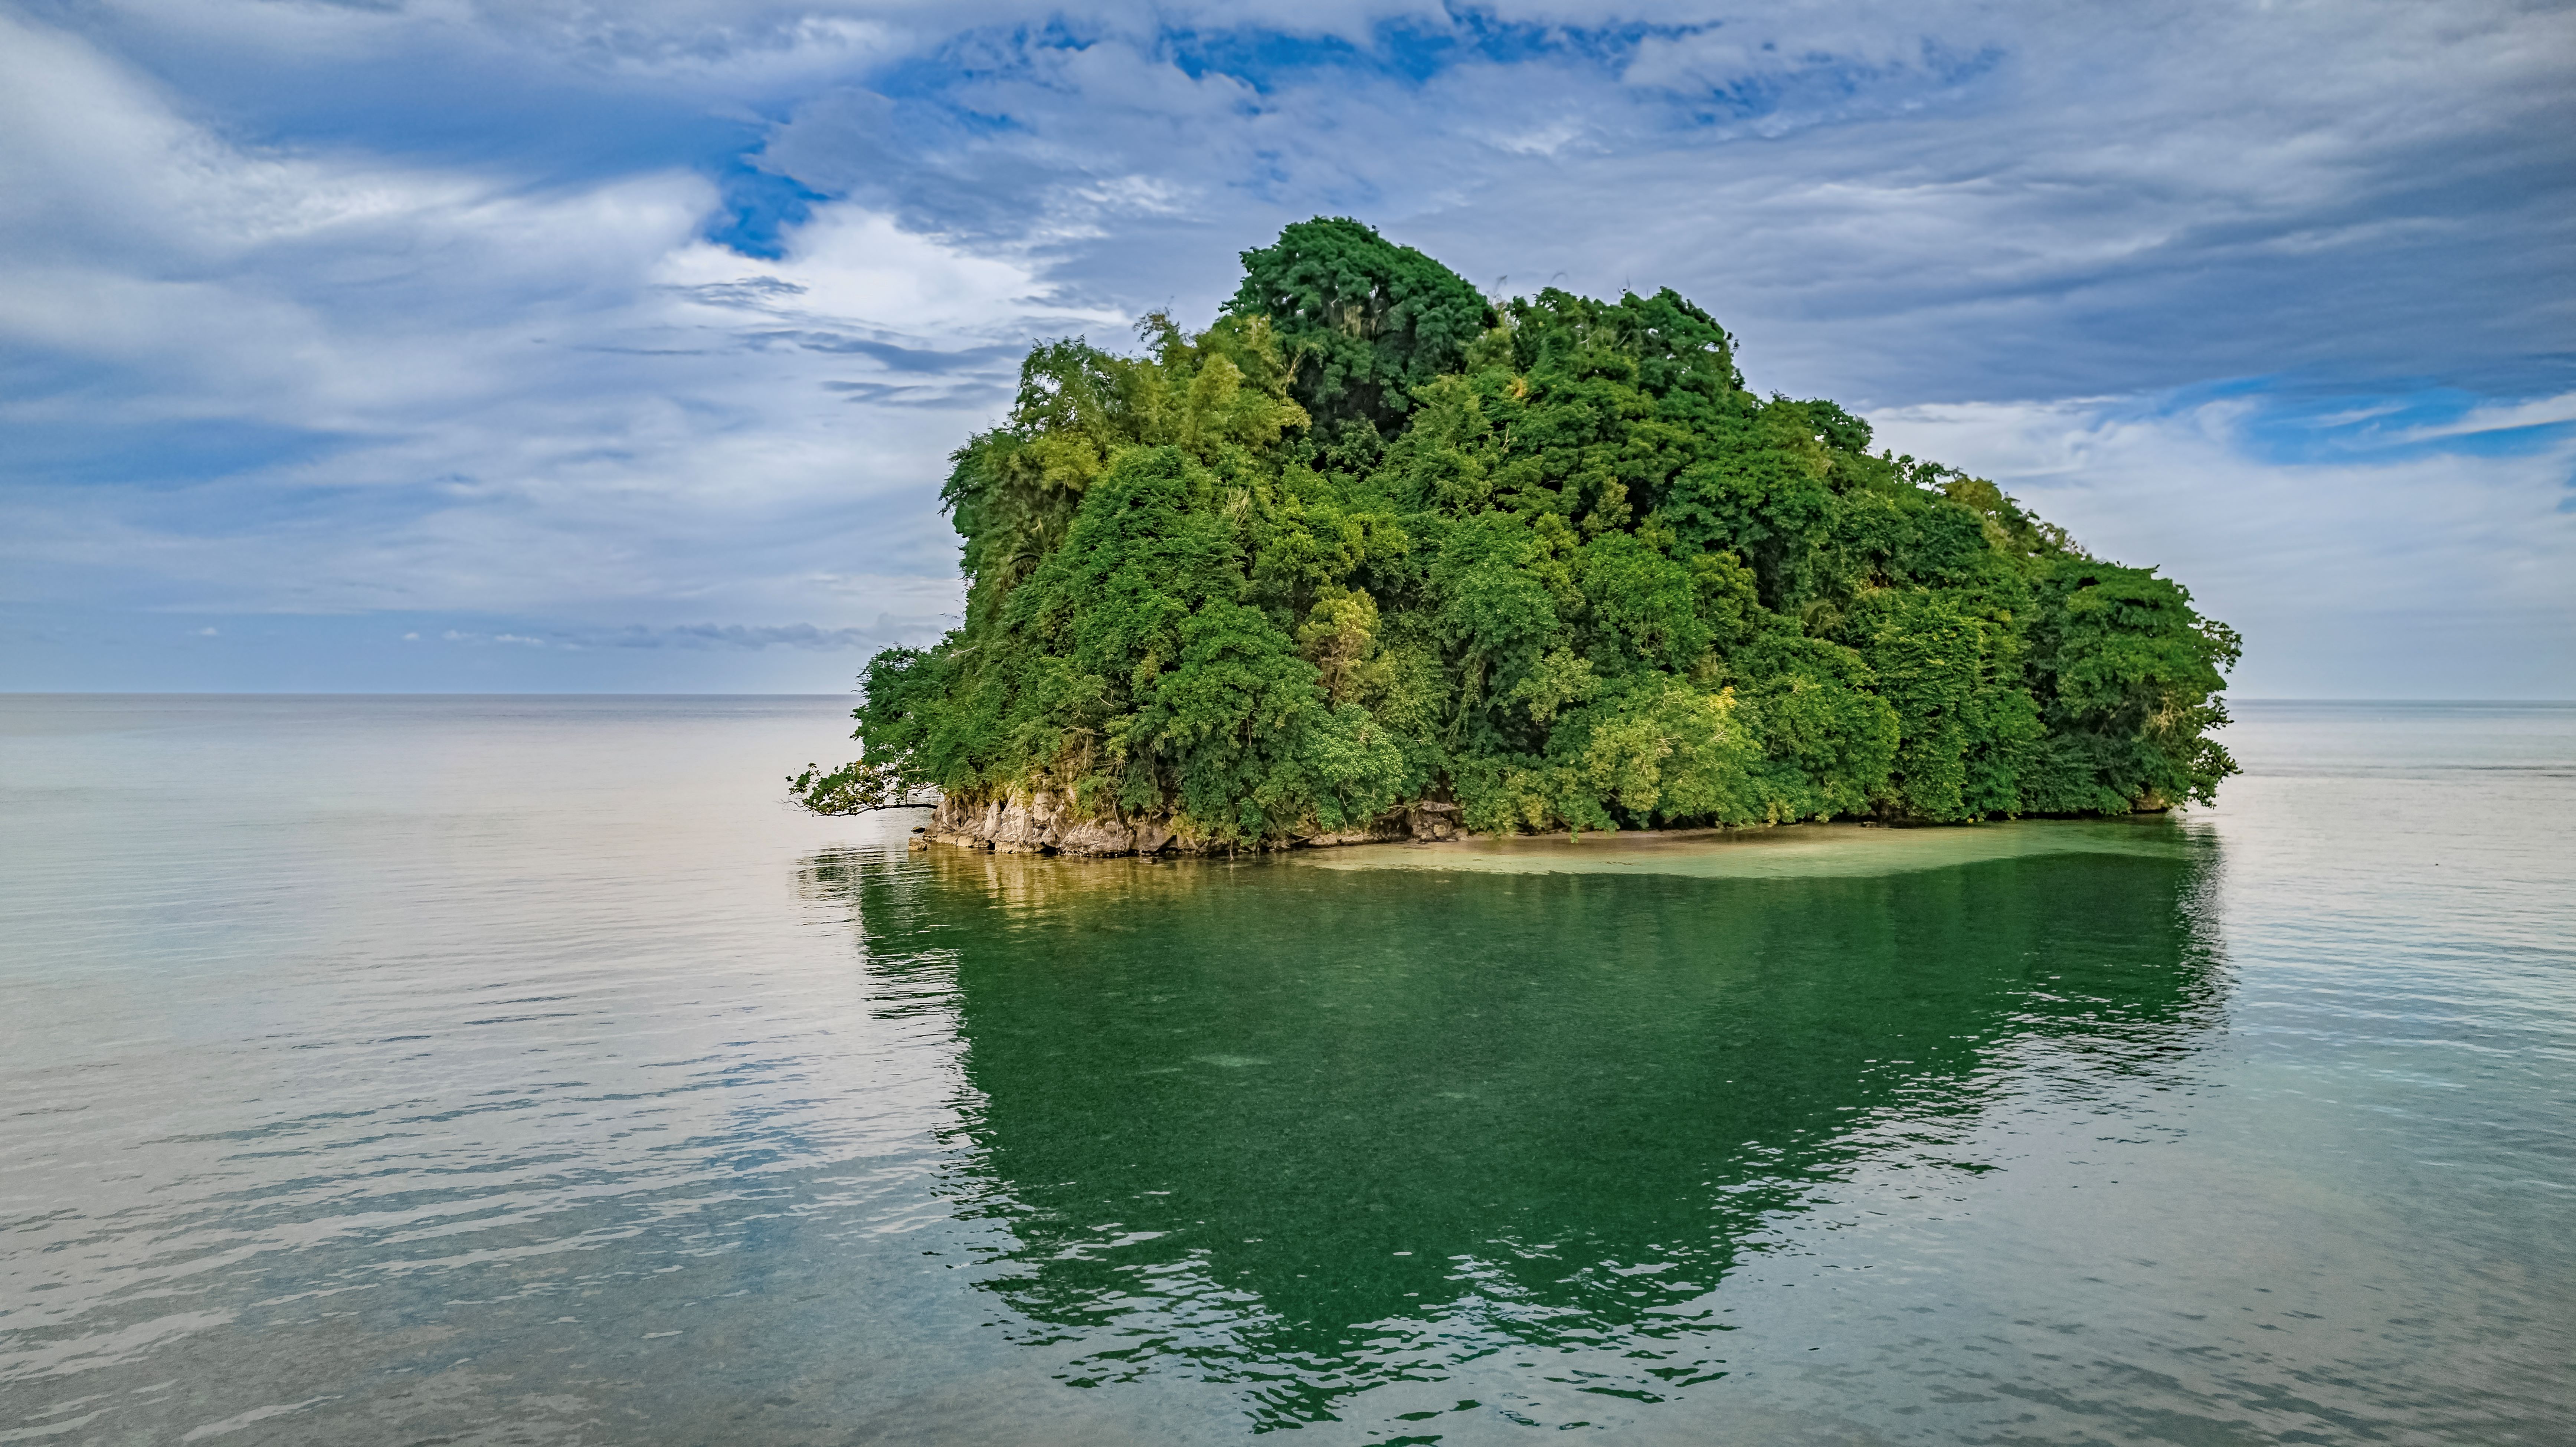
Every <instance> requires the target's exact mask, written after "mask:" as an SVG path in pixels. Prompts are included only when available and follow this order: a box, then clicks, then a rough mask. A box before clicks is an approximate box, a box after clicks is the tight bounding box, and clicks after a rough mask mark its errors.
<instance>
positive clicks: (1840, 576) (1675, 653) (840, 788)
mask: <svg viewBox="0 0 2576 1447" xmlns="http://www.w3.org/2000/svg"><path fill="white" fill-rule="evenodd" d="M1243 264H1244V279H1243V284H1242V287H1241V289H1240V290H1238V291H1237V292H1236V293H1235V295H1234V297H1233V299H1232V300H1230V301H1228V302H1227V303H1226V304H1225V306H1224V308H1223V309H1222V311H1221V312H1220V314H1219V315H1218V317H1217V319H1216V321H1215V323H1214V325H1212V326H1210V327H1208V328H1207V329H1205V330H1203V331H1199V332H1186V331H1184V330H1182V329H1181V327H1180V326H1179V325H1177V324H1176V323H1175V322H1174V321H1173V320H1172V319H1171V318H1170V317H1169V316H1168V315H1164V314H1160V313H1158V314H1155V315H1152V316H1148V317H1147V318H1146V319H1145V320H1144V321H1143V322H1142V323H1141V324H1140V327H1139V330H1140V332H1141V333H1142V336H1143V340H1144V344H1145V345H1144V348H1143V354H1142V355H1141V356H1135V357H1126V356H1120V355H1117V354H1115V353H1112V352H1108V351H1103V350H1101V349H1099V348H1096V347H1093V346H1090V345H1088V344H1086V343H1085V342H1083V341H1080V340H1072V341H1056V342H1049V343H1044V344H1042V345H1040V346H1038V347H1036V348H1035V349H1034V350H1032V351H1031V352H1030V354H1029V357H1028V360H1027V361H1026V362H1025V363H1024V364H1023V365H1022V367H1021V371H1020V386H1019V394H1018V398H1017V400H1016V402H1015V403H1014V405H1013V406H1012V408H1011V411H1010V414H1009V416H1008V418H1007V419H1006V420H1005V421H1003V422H1002V424H1001V425H999V426H997V427H995V428H993V429H992V430H991V431H988V432H984V433H981V434H978V435H977V436H975V437H973V438H971V439H970V440H968V441H967V443H966V445H965V446H963V447H961V448H959V449H958V450H957V452H956V453H955V454H954V462H955V468H954V471H953V472H952V473H951V474H950V476H949V479H948V483H947V486H946V489H945V490H944V492H943V493H942V500H943V501H944V502H945V504H946V506H947V508H948V510H949V512H950V515H951V516H952V517H953V518H954V519H955V523H956V527H957V531H958V534H959V536H960V538H961V539H962V540H963V545H964V549H963V550H964V557H963V560H962V566H963V568H964V572H965V576H966V580H967V583H968V590H967V601H966V613H965V620H964V622H963V624H962V625H961V626H959V627H958V628H956V629H954V630H952V631H951V632H950V633H949V634H948V635H947V636H946V637H944V638H942V639H941V640H940V641H939V642H938V643H936V644H935V645H933V646H931V647H929V648H892V649H888V650H886V651H885V652H883V653H880V654H878V655H877V656H876V657H875V658H874V659H872V660H871V661H870V662H869V664H868V667H867V673H866V675H865V677H864V679H863V680H862V686H863V692H864V702H863V703H862V704H861V706H860V707H859V709H858V710H857V711H856V714H855V717H856V718H857V720H858V723H859V728H858V731H857V734H856V737H857V738H858V739H859V741H860V743H861V748H862V752H861V756H860V758H859V759H858V760H857V761H855V762H853V763H850V764H847V765H844V766H843V767H841V768H839V769H835V770H832V771H829V772H826V771H823V770H821V769H819V768H814V767H809V768H807V769H806V770H805V771H804V772H803V773H802V774H799V775H798V776H796V777H795V778H794V779H792V780H791V781H790V788H791V791H792V793H793V795H794V797H795V798H796V799H797V800H798V801H799V802H800V803H802V804H804V805H805V806H806V807H808V808H811V809H815V810H818V811H821V812H824V813H853V812H858V811H860V810H864V809H870V808H880V807H887V806H891V805H896V804H902V803H906V802H911V801H914V800H917V799H920V798H922V797H924V796H927V795H931V794H934V793H935V795H936V797H937V798H938V800H939V802H938V805H937V811H936V813H935V814H934V815H933V818H932V823H931V824H930V826H929V827H928V829H927V830H926V831H925V837H927V838H930V839H933V840H938V841H944V842H948V843H956V844H967V845H973V846H978V847H988V848H997V849H1006V850H1021V851H1044V852H1052V853H1062V854H1068V855H1120V854H1140V853H1141V854H1153V853H1158V852H1162V851H1166V850H1179V851H1184V852H1209V851H1220V852H1221V851H1234V850H1260V849H1276V848H1284V847H1291V846H1297V845H1310V844H1328V843H1355V842H1362V841H1368V840H1380V839H1439V838H1446V837H1450V836H1451V835H1452V834H1454V833H1456V832H1458V831H1461V830H1464V831H1469V832H1476V833H1496V832H1499V833H1515V832H1544V831H1559V830H1562V831H1571V832H1574V833H1577V834H1580V833H1582V832H1584V831H1598V830H1618V829H1638V828H1684V827H1707V826H1718V827H1729V828H1733V827H1743V826H1752V825H1764V824H1779V823H1787V822H1791V821H1800V820H1833V819H1866V820H1877V821H1883V822H1891V823H1896V822H1903V823H1966V822H1972V821H1976V820H1981V819H1991V818H2005V817H2014V816H2032V815H2048V816H2073V815H2094V816H2098V815H2117V814H2128V813H2132V812H2136V811H2153V810H2162V809H2166V808H2170V807H2172V806H2173V805H2175V804H2178V803H2182V802H2186V801H2199V802H2209V801H2212V800H2214V798H2215V796H2216V791H2217V787H2218V784H2219V782H2220V780H2222V779H2223V778H2225V777H2226V776H2227V775H2229V774H2231V773H2234V772H2235V771H2236V765H2235V762H2234V761H2233V760H2232V759H2230V758H2229V757H2228V754H2227V751H2226V750H2225V749H2224V748H2223V747H2221V746H2220V745H2219V744H2218V743H2217V742H2216V741H2215V740H2214V739H2212V738H2211V737H2210V735H2211V732H2212V731H2213V730H2215V729H2216V728H2218V727H2219V726H2221V725H2223V724H2225V723H2226V721H2227V714H2226V711H2225V708H2224V706H2223V703H2222V702H2221V700H2220V696H2219V695H2220V692H2221V690H2222V689H2223V688H2224V687H2225V679H2224V673H2225V671H2226V670H2227V669H2229V668H2231V667H2232V666H2233V665H2234V663H2235V661H2236V659H2237V656H2238V651H2239V643H2238V639H2237V635H2236V634H2235V632H2234V631H2233V630H2231V629H2229V628H2228V627H2227V626H2226V625H2225V624H2222V623H2219V622H2217V621H2215V620H2212V619H2208V618H2204V617H2202V616H2201V615H2200V614H2199V613H2198V612H2196V611H2195V610H2194V609H2193V607H2192V605H2191V595H2190V594H2189V593H2188V592H2187V591H2186V590H2185V589H2184V588H2183V587H2182V586H2181V585H2180V584H2178V583H2175V582H2173V581H2171V580H2169V579H2166V578H2162V577H2159V576H2157V575H2156V572H2155V570H2154V569H2152V568H2132V567H2123V566H2121V565H2119V564H2117V563H2112V562H2108V561H2105V560H2103V559H2100V558H2097V557H2094V556H2092V555H2091V554H2089V553H2087V552H2086V551H2085V550H2084V549H2083V548H2081V547H2079V546H2078V545H2077V544H2076V542H2075V541H2074V539H2072V538H2070V537H2068V536H2067V534H2066V533H2065V532H2064V531H2063V530H2061V529H2058V528H2056V527H2053V526H2050V525H2049V524H2047V523H2044V522H2041V521H2040V520H2038V519H2037V518H2035V517H2033V516H2031V515H2030V514H2029V513H2028V512H2026V511H2024V510H2023V509H2022V508H2020V507H2019V506H2018V505H2016V504H2015V503H2014V502H2013V500H2012V499H2011V498H2009V497H2006V496H2005V495H2004V494H2003V493H2002V492H2001V491H1999V490H1998V489H1997V488H1996V487H1995V485H1994V484H1993V483H1991V482H1987V481H1984V480H1981V479H1978V478H1974V477H1970V476H1967V475H1965V474H1964V473H1961V472H1958V471H1956V470H1954V469H1951V468H1947V467H1943V466H1940V465H1938V464H1935V463H1931V462H1926V461H1921V460H1919V459H1916V458H1913V457H1910V456H1897V455H1893V454H1891V453H1889V452H1885V451H1881V452H1872V451H1871V438H1870V428H1869V425H1868V424H1867V423H1866V422H1863V421H1861V420H1860V419H1859V418H1856V417H1854V416H1852V415H1851V414H1850V413H1848V412H1846V411H1844V410H1843V409H1842V408H1841V407H1839V406H1836V405H1835V404H1834V403H1832V402H1827V401H1793V400H1791V399H1789V398H1786V397H1780V396H1773V397H1771V398H1768V399H1765V398H1762V397H1758V396H1756V395H1754V394H1753V393H1752V392H1750V391H1748V390H1746V388H1745V386H1744V378H1743V375H1742V373H1741V372H1739V371H1738V370H1737V367H1736V362H1735V355H1734V344H1733V339H1732V338H1730V337H1729V336H1728V334H1727V333H1726V331H1725V329H1724V328H1722V327H1720V326H1719V325H1718V324H1717V322H1716V321H1715V320H1713V319H1712V318H1711V317H1710V316H1709V315H1708V313H1706V312H1705V311H1702V310H1701V309H1700V308H1698V307H1697V306H1694V305H1692V304H1691V303H1690V302H1689V301H1687V300H1684V299H1683V298H1682V297H1680V296H1678V295H1676V294H1675V293H1673V292H1672V291H1670V290H1669V289H1667V290H1663V291H1659V292H1657V293H1656V294H1655V295H1653V296H1638V295H1635V294H1633V293H1632V294H1628V295H1623V296H1621V297H1620V298H1618V299H1617V300H1616V301H1601V300H1595V299H1592V298H1588V297H1581V296H1574V295H1570V294H1568V293H1566V292H1563V291H1559V290H1556V289H1554V288H1550V289H1548V290H1545V291H1542V292H1540V293H1539V294H1538V295H1537V296H1535V297H1527V298H1523V297H1514V298H1510V299H1508V300H1502V301H1494V300H1489V299H1488V298H1487V297H1485V296H1484V295H1483V294H1481V293H1480V292H1478V291H1477V289H1476V288H1475V287H1473V286H1471V285H1469V284H1468V283H1467V282H1466V281H1465V280H1464V279H1462V278H1461V277H1459V276H1458V275H1457V274H1456V273H1454V272H1452V271H1450V270H1449V269H1448V268H1446V267H1444V266H1442V265H1440V264H1439V263H1438V262H1436V261H1434V260H1432V259H1431V258H1430V257H1428V256H1425V255H1423V254H1422V253H1421V252H1419V251H1416V250H1413V249H1412V248H1410V247H1403V246H1397V245H1394V244H1393V243H1390V242H1388V241H1386V240H1385V239H1383V238H1382V237H1380V236H1379V235H1378V234H1377V233H1376V232H1375V231H1373V230H1371V229H1370V228H1368V227H1366V226H1363V225H1361V224H1359V223H1358V222H1355V221H1350V220H1345V219H1320V218H1319V219H1316V220H1312V221H1303V222H1299V223H1297V224H1295V225H1292V226H1290V227H1288V228H1287V229H1286V230H1285V231H1284V232H1282V233H1281V234H1280V237H1279V240H1278V242H1277V244H1275V245H1272V246H1269V247H1266V248H1263V249H1260V250H1255V251H1249V252H1246V253H1244V255H1243Z"/></svg>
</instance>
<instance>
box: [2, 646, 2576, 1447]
mask: <svg viewBox="0 0 2576 1447" xmlns="http://www.w3.org/2000/svg"><path fill="white" fill-rule="evenodd" d="M845 708H846V702H845V701H843V700H835V699H793V700H779V699H766V700H752V699H675V700H638V699H382V700H365V699H356V700H353V699H168V698H162V699H102V698H29V697H16V698H0V1092H5V1093H0V1102H5V1103H0V1161H5V1162H6V1167H5V1174H0V1442H23V1441H61V1442H180V1441H192V1442H193V1441H210V1440H216V1441H225V1442H245V1443H246V1442H263V1443H265V1442H291V1443H302V1442H314V1443H325V1442H350V1441H368V1442H375V1441H382V1442H388V1443H410V1442H426V1441H433V1440H444V1441H449V1442H496V1443H497V1442H651V1443H662V1442H670V1443H694V1442H709V1443H714V1442H726V1443H807V1442H815V1443H829V1442H853V1441H880V1440H881V1441H907V1442H909V1441H955V1442H1029V1443H1038V1442H1049V1443H1052V1442H1068V1441H1099V1442H1119V1441H1133V1440H1156V1441H1173V1442H1202V1441H1212V1440H1225V1439H1230V1438H1234V1437H1240V1436H1245V1435H1250V1434H1254V1433H1257V1432H1259V1431H1260V1430H1262V1429H1271V1428H1289V1427H1294V1428H1297V1429H1299V1430H1300V1431H1301V1433H1302V1434H1303V1435H1302V1436H1301V1439H1300V1440H1318V1439H1320V1440H1323V1441H1354V1442H1358V1441H1376V1442H1393V1441H1414V1442H1423V1441H1434V1440H1436V1441H1441V1442H1447V1443H1474V1442H1487V1441H1497V1440H1521V1439H1523V1438H1526V1437H1527V1436H1528V1435H1529V1434H1530V1433H1531V1432H1533V1431H1534V1430H1548V1429H1559V1428H1572V1429H1576V1430H1583V1431H1589V1432H1597V1433H1604V1434H1607V1435H1608V1436H1609V1437H1610V1438H1611V1439H1612V1440H1619V1441H1640V1442H1664V1441H1672V1442H1684V1441H1689V1442H1699V1441H1707V1440H1759V1441H1817V1442H1949V1441H1996V1442H2014V1443H2025V1442H2096V1441H2114V1442H2126V1441H2161V1442H2187V1443H2225V1442H2240V1441H2241V1442H2257V1441H2284V1440H2289V1441H2298V1440H2306V1441H2345V1440H2362V1441H2389V1442H2497V1443H2501V1442H2566V1441H2570V1440H2576V1433H2571V1430H2570V1428H2569V1426H2568V1423H2569V1422H2570V1421H2571V1420H2576V1388H2571V1387H2570V1385H2569V1378H2570V1375H2571V1373H2570V1370H2569V1368H2570V1363H2571V1362H2576V1234H2571V1232H2570V1231H2569V1229H2568V1225H2569V1220H2570V1208H2571V1206H2576V1199H2571V1198H2576V1127H2572V1126H2571V1125H2570V1121H2571V1107H2576V1043H2571V1042H2576V1031H2571V1026H2576V930H2571V925H2576V889H2571V888H2570V885H2571V879H2570V874H2571V866H2570V862H2569V861H2570V860H2571V859H2576V824H2571V823H2570V821H2571V820H2576V807H2571V806H2576V708H2567V707H2541V706H2354V705H2337V706H2317V705H2259V704H2248V705H2242V706H2241V707H2240V713H2241V714H2242V715H2243V721H2242V722H2241V723H2240V724H2239V725H2238V726H2237V727H2236V728H2235V729H2234V730H2232V731H2231V734H2230V737H2229V741H2230V743H2231V745H2232V746H2233V747H2234V748H2235V749H2236V751H2237V753H2238V754H2239V756H2240V757H2241V758H2242V759H2244V760H2245V762H2246V764H2247V766H2248V769H2249V776H2248V777H2246V778H2242V779H2238V780H2235V781H2233V782H2231V784H2230V785H2229V787H2228V790H2227V793H2226V797H2225V800H2224V802H2223V803H2222V805H2221V807H2219V808H2217V809H2214V810H2195V811H2191V812H2188V813H2186V814H2183V815H2181V816H2178V817H2175V818H2168V819H2154V820H2139V821H2123V822H2117V823H2104V824H2073V825H2063V824H2053V823H2025V824H2014V825H1990V826H1982V827H1980V828H1976V829H1965V830H1860V829H1849V830H1842V829H1837V830H1795V831H1779V832H1777V833H1774V834H1770V835H1764V836H1755V837H1752V838H1737V839H1720V840H1705V839H1703V840H1696V841H1694V840H1687V839H1684V840H1663V841H1639V840H1637V839H1635V838H1633V837H1632V838H1626V839H1621V838H1616V837H1610V838H1603V837H1593V838H1587V839H1585V840H1584V841H1582V842H1581V843H1579V844H1572V845H1564V844H1557V845H1550V844H1542V843H1522V844H1516V845H1511V846H1506V847H1502V848H1494V849H1468V850H1443V849H1413V848H1406V847H1381V848H1372V849H1354V850H1345V851H1335V852H1331V853H1317V854H1313V855H1306V856H1299V857H1297V858H1295V859H1293V860H1291V861H1287V862H1258V863H1240V864H1226V863H1222V862H1202V863H1190V864H1141V863H1132V862H1121V863H1109V864H1100V863H1091V864H1084V863H1075V862H1058V861H1052V860H1036V859H1013V858H994V857H991V856H980V855H968V854H963V853H958V852H953V851H946V850H941V851H935V852H933V853H931V854H929V855H923V854H918V853H909V852H907V851H906V850H905V849H904V848H903V831H904V829H905V827H906V824H907V822H908V821H906V820H904V819H903V818H902V816H878V817H877V818H874V819H869V820H860V821H825V820H814V819H810V818H805V817H801V816H798V815H796V814H794V813H792V812H789V811H787V810H786V809H784V808H783V807H780V806H779V805H778V804H777V803H776V802H775V801H776V799H777V796H778V794H779V793H780V789H779V785H778V779H779V777H780V776H781V775H783V774H784V773H786V772H788V771H789V770H790V769H791V768H793V767H794V766H796V765H799V764H802V763H803V762H805V761H806V760H807V759H809V758H821V757H824V756H826V755H830V754H832V753H833V751H834V749H835V748H836V747H837V744H838V736H839V734H840V733H841V732H842V731H843V730H844V729H845V728H846V723H845V722H844V721H843V720H842V718H841V716H840V715H841V713H842V711H843V710H845Z"/></svg>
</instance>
